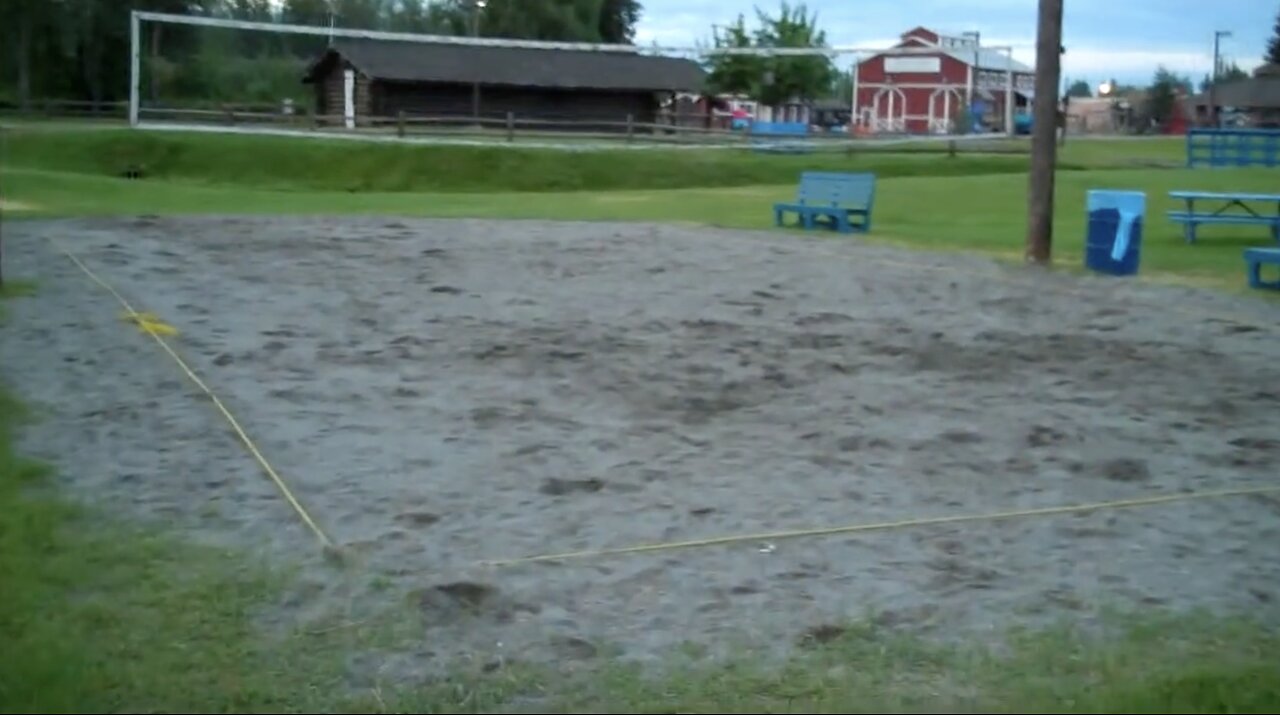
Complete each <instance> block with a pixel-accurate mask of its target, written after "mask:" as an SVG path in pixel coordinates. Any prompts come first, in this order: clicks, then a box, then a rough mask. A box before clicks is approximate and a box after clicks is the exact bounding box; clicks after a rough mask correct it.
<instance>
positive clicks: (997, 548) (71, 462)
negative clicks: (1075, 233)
mask: <svg viewBox="0 0 1280 715" xmlns="http://www.w3.org/2000/svg"><path fill="white" fill-rule="evenodd" d="M43 238H54V239H57V240H59V241H61V242H63V243H64V244H65V245H67V246H69V247H71V248H73V249H74V250H75V251H77V252H78V253H79V254H80V255H81V257H82V258H83V259H84V260H85V261H86V263H87V264H88V265H89V266H90V267H91V268H93V269H94V270H95V271H97V272H98V273H99V274H100V275H101V276H102V277H103V278H105V279H107V280H108V281H110V282H111V283H113V284H114V285H115V287H116V288H117V289H119V290H120V291H121V292H122V293H123V294H124V295H125V296H126V297H127V298H128V299H129V300H131V301H133V302H134V303H135V305H136V306H137V307H138V309H139V310H145V311H151V312H154V313H156V314H157V315H158V316H159V317H161V318H162V319H163V320H164V321H165V322H166V323H168V324H170V325H172V326H173V327H174V328H176V329H177V330H178V331H179V335H178V336H177V337H176V338H174V339H173V344H174V345H175V347H176V348H177V349H178V350H179V351H180V352H181V353H182V354H183V355H184V356H185V357H186V358H187V359H188V360H189V361H190V363H191V364H192V366H193V367H194V368H195V369H196V370H197V371H198V372H199V373H200V374H201V375H202V376H203V377H204V378H205V379H206V380H207V381H208V382H209V384H210V385H211V386H212V387H213V388H214V389H215V390H216V391H217V392H218V393H219V395H220V396H221V397H222V399H223V400H224V401H225V402H226V404H227V406H228V407H229V408H230V409H231V410H232V411H234V412H235V414H236V415H237V417H239V419H240V420H241V421H242V423H243V424H244V426H245V427H246V429H248V431H249V432H250V433H251V434H252V435H253V436H254V437H255V439H257V440H258V443H259V446H260V447H261V448H262V449H263V451H264V453H265V454H266V455H267V456H268V457H269V458H270V459H271V460H272V462H273V464H274V465H275V466H276V467H277V469H279V471H280V472H281V473H282V474H283V475H284V476H285V478H286V479H288V480H289V482H290V484H291V485H292V486H293V488H294V490H295V491H296V494H297V495H298V497H299V498H300V499H301V500H302V501H303V502H304V503H305V504H306V505H307V506H308V507H309V509H310V510H311V512H312V513H313V514H314V516H315V518H316V519H317V521H318V522H319V523H320V524H321V525H322V526H323V527H324V528H325V529H326V530H327V531H328V532H329V533H331V534H332V536H333V538H334V539H335V540H336V541H338V542H340V543H342V544H343V545H344V546H346V547H347V548H349V549H350V550H351V551H352V552H353V553H355V554H358V555H359V559H360V568H361V569H366V570H367V574H368V577H367V578H366V577H361V578H359V579H357V580H356V586H354V587H353V586H352V585H351V583H352V582H351V581H350V580H347V581H346V582H345V585H344V586H343V587H341V588H339V587H337V586H335V585H333V584H334V581H333V579H331V578H330V577H329V576H327V575H326V573H327V572H326V569H327V568H329V567H327V566H325V565H324V564H323V562H322V560H320V559H319V558H317V556H316V554H317V547H316V541H315V539H314V538H313V537H312V535H311V534H310V533H309V532H308V531H307V530H306V528H305V527H304V526H303V525H302V523H301V521H300V520H299V519H298V518H297V516H296V515H295V514H294V513H293V512H292V511H291V509H290V508H289V506H288V505H287V504H286V503H285V501H284V500H283V499H282V498H281V497H280V494H279V493H278V491H277V490H276V488H275V487H274V486H273V485H272V484H271V482H270V481H269V480H268V479H267V478H266V477H265V476H264V475H263V473H262V471H261V470H260V469H259V467H258V466H257V464H256V463H255V462H254V461H253V460H252V458H251V457H250V456H249V454H248V453H247V452H246V451H245V450H244V448H243V447H242V446H241V445H240V444H239V443H238V442H237V441H236V439H235V437H234V436H233V435H232V434H231V432H230V430H229V429H228V427H227V426H226V424H225V422H223V421H222V418H221V417H220V416H219V415H218V413H217V412H216V411H215V410H214V409H213V408H212V406H211V405H210V404H209V401H208V400H207V398H205V397H204V396H203V394H202V393H200V392H199V391H198V390H196V389H195V388H194V387H193V386H192V385H191V384H190V383H189V382H188V381H187V379H186V378H185V377H184V376H183V375H182V374H181V373H180V372H179V370H178V369H177V367H176V366H175V365H174V364H173V363H172V362H171V361H170V359H169V358H168V357H166V356H165V355H164V353H163V352H162V351H161V350H160V349H159V348H158V347H157V346H156V345H155V344H154V343H153V342H152V341H151V340H150V338H148V337H147V336H145V335H143V334H142V333H140V332H139V331H138V330H137V329H136V328H135V327H132V326H130V325H128V324H127V323H125V322H122V321H121V320H120V312H121V311H120V308H119V306H118V304H116V303H115V302H114V300H113V299H112V298H111V297H110V296H109V295H108V294H107V293H106V292H104V291H103V290H101V289H100V288H98V287H97V286H95V285H93V284H92V283H90V282H88V281H87V280H86V279H85V278H84V276H83V275H82V274H81V273H80V272H79V270H78V269H77V268H76V267H75V266H74V265H73V264H72V263H70V262H69V261H68V260H66V259H65V258H64V257H62V256H61V255H59V254H58V253H57V252H56V251H54V250H53V249H52V248H51V246H50V244H48V243H47V242H45V241H43V240H41V239H43ZM5 249H6V260H7V261H8V262H9V265H8V266H7V267H6V269H7V273H8V274H10V275H15V276H22V277H27V278H31V279H34V280H36V281H37V282H38V284H39V292H38V295H36V296H35V297H32V298H27V299H23V300H19V301H15V302H13V303H12V305H11V308H12V310H11V314H12V315H11V321H10V323H9V324H8V325H6V326H4V327H3V329H2V331H0V336H3V339H2V340H0V364H2V365H3V375H4V378H5V379H6V380H7V381H9V382H10V383H11V384H12V385H13V386H14V387H15V388H17V389H18V391H19V392H20V393H21V394H22V395H23V396H25V397H26V398H27V399H29V400H31V401H33V402H34V403H35V404H36V405H37V406H38V407H39V408H40V409H41V410H42V411H43V414H44V417H45V419H44V420H43V421H42V422H41V423H40V424H37V425H35V426H33V427H31V428H30V429H28V430H26V431H25V432H24V434H23V440H22V447H23V448H24V449H25V450H27V451H28V452H30V453H34V454H36V455H39V456H44V457H48V458H50V459H53V460H54V461H55V462H56V464H57V465H58V466H59V467H60V469H61V479H62V480H64V482H65V483H66V484H67V485H68V488H69V493H70V494H72V495H74V496H77V497H79V498H82V499H84V500H86V501H88V502H92V503H94V504H96V505H98V506H101V507H104V508H108V509H111V510H113V511H115V512H117V513H120V514H124V515H128V516H130V517H133V518H139V519H144V518H145V519H158V520H161V521H162V522H164V523H166V524H169V525H171V526H174V527H175V528H179V529H182V530H184V531H186V532H188V533H190V534H191V535H192V537H193V538H198V539H201V540H205V541H210V542H213V543H218V544H226V545H233V546H236V547H238V548H243V549H247V550H249V551H250V552H252V553H254V554H258V555H264V556H266V557H267V558H270V559H273V560H277V561H278V562H279V563H280V564H282V565H285V564H289V565H292V564H296V563H301V564H302V567H303V572H302V579H303V583H305V584H306V585H307V587H306V588H305V589H303V590H300V591H299V595H298V596H297V597H296V598H295V599H294V602H293V607H294V608H295V609H296V614H295V615H296V616H298V617H301V616H305V615H307V614H316V613H320V612H322V611H324V609H325V608H327V607H338V608H345V609H356V610H359V609H370V608H376V607H377V605H378V604H385V603H388V602H391V601H393V600H396V599H406V598H407V599H409V600H410V602H411V603H413V604H415V606H416V607H417V608H419V609H420V610H421V613H422V614H423V616H424V623H425V624H426V625H425V628H426V633H425V634H423V637H422V640H421V647H420V648H418V649H416V651H415V652H414V653H412V654H410V659H409V661H407V662H408V663H409V665H408V666H406V667H405V672H421V671H422V670H424V669H426V668H427V667H428V666H430V665H432V664H438V663H443V662H447V661H448V660H449V659H451V658H454V657H458V656H461V657H468V658H476V659H481V660H488V659H493V658H497V657H503V658H509V659H525V660H532V661H553V662H555V663H558V664H571V663H580V662H586V661H590V660H591V659H593V658H596V657H599V656H601V655H603V654H617V655H620V656H621V657H624V658H638V659H651V658H659V657H661V656H662V655H663V654H664V653H666V652H668V651H669V650H670V649H672V648H674V647H678V646H679V645H680V644H682V643H684V642H686V641H692V642H696V643H701V644H704V645H707V646H709V647H710V648H711V651H712V652H713V653H714V652H722V651H724V650H726V649H728V648H729V647H731V646H733V647H739V646H741V644H743V643H745V644H747V646H741V647H759V648H760V649H761V650H762V651H769V652H775V653H777V652H785V650H786V648H787V647H788V646H790V645H791V644H793V643H795V642H796V641H797V639H799V638H801V637H802V636H803V634H805V633H806V632H808V631H810V630H811V629H815V628H819V627H821V626H824V625H829V624H839V623H841V622H843V621H845V620H846V619H849V618H857V617H862V616H866V615H868V614H870V615H873V616H874V617H876V618H877V619H878V620H879V621H880V622H881V623H883V624H887V625H894V626H901V627H907V628H916V629H919V630H921V631H922V632H926V633H939V634H944V635H960V636H962V637H963V636H964V634H973V633H978V632H988V631H990V630H991V629H994V628H999V627H1002V626H1004V625H1010V624H1013V623H1028V624H1036V623H1043V622H1047V621H1049V620H1050V619H1057V618H1060V617H1062V616H1064V615H1068V616H1074V615H1079V616H1080V617H1084V616H1085V615H1087V614H1090V613H1092V612H1093V611H1094V609H1095V608H1097V607H1099V606H1120V607H1135V606H1143V605H1153V606H1163V607H1168V608H1188V607H1194V606H1204V607H1208V608H1211V609H1215V610H1219V611H1235V612H1250V613H1255V614H1256V613H1259V612H1272V611H1276V610H1277V609H1278V606H1277V604H1280V558H1277V556H1280V551H1278V547H1277V544H1280V499H1277V498H1275V497H1270V496H1268V497H1259V496H1252V497H1238V498H1225V499H1216V500H1202V501H1190V502H1181V503H1175V504H1168V505H1163V506H1158V507H1149V508H1143V509H1133V510H1122V511H1098V512H1092V513H1086V514H1074V515H1066V516H1054V517H1043V518H1035V519H1022V520H1011V521H1000V522H987V523H973V524H953V525H945V526H931V527H918V528H907V529H899V530H893V531H884V532H876V533H868V534H857V535H842V536H828V537H821V538H805V539H794V540H775V539H769V538H760V539H751V540H747V541H745V542H740V543H734V544H729V545H722V546H716V547H712V548H703V549H692V550H681V551H666V552H658V553H648V554H639V555H628V556H614V557H606V558H591V559H581V560H574V561H567V562H562V563H533V564H522V565H515V566H502V567H494V566H490V565H485V564H482V563H479V562H481V561H484V560H487V559H505V558H512V557H520V556H525V555H535V554H544V553H555V552H564V551H574V550H580V549H600V548H613V547H623V546H629V545H633V544H639V543H648V542H656V541H668V540H687V539H699V538H708V537H718V536H724V535H732V534H751V533H757V532H771V531H777V530H786V529H800V528H810V527H821V526H837V525H846V524H857V523H870V522H879V521H885V520H897V519H911V518H921V517H932V516H946V515H958V514H971V513H982V512H993V511H1003V510H1009V509H1020V508H1035V507H1047V506H1055V505H1061V504H1071V503H1082V502H1096V501H1103V500H1113V499H1128V498H1134V497H1143V496H1150V495H1161V494H1174V493H1179V492H1190V491H1193V490H1194V491H1199V490H1212V489H1223V488H1235V487H1251V486H1262V485H1267V484H1280V482H1278V481H1277V475H1278V474H1280V470H1278V469H1277V462H1278V458H1280V322H1277V316H1278V315H1280V306H1277V305H1276V304H1275V303H1273V302H1266V301H1262V300H1259V299H1255V298H1251V297H1236V296H1226V295H1219V294H1213V293H1209V292H1204V291H1198V290H1192V289H1189V288H1169V287H1154V286H1150V285H1142V284H1138V283H1135V282H1132V281H1126V280H1115V279H1104V278H1098V277H1078V276H1069V275H1038V274H1037V273H1035V272H1028V271H1026V270H1024V269H1020V268H1010V267H1000V266H997V265H995V264H993V263H991V262H989V261H986V260H983V259H978V258H962V257H956V256H938V255H932V254H924V253H908V252H905V251H898V250H891V249H888V248H883V247H874V246H869V245H862V244H860V242H858V241H857V240H847V239H830V238H828V239H821V240H810V239H808V238H804V237H799V236H796V235H794V234H785V233H767V232H766V233H750V232H741V231H727V230H710V229H694V228H688V227H659V226H648V225H635V224H627V225H622V224H619V225H612V224H589V223H550V222H511V223H498V222H488V221H428V220H401V219H387V218H363V219H330V218H315V219H284V218H271V219H266V218H263V219H257V218H254V219H250V218H199V219H194V218H193V219H176V218H175V219H153V218H141V219H113V220H58V221H24V222H18V223H14V224H11V225H9V226H8V227H7V228H6V246H5ZM1241 280H1243V274H1242V277H1241ZM1210 316H1224V319H1217V318H1213V317H1210ZM1225 318H1230V319H1225ZM344 599H345V601H344ZM287 617H294V616H287ZM740 639H746V640H740Z"/></svg>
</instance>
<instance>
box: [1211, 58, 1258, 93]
mask: <svg viewBox="0 0 1280 715" xmlns="http://www.w3.org/2000/svg"><path fill="white" fill-rule="evenodd" d="M1248 78H1249V73H1248V72H1245V71H1244V70H1242V69H1240V65H1238V64H1236V63H1235V62H1232V63H1231V64H1229V65H1226V66H1224V67H1223V68H1222V69H1220V70H1219V71H1218V84H1226V83H1227V82H1234V81H1236V80H1238V79H1248ZM1211 85H1213V78H1212V77H1210V76H1209V75H1205V76H1204V78H1203V79H1201V80H1200V91H1201V92H1207V91H1209V87H1210V86H1211Z"/></svg>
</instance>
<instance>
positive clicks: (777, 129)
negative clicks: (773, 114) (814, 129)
mask: <svg viewBox="0 0 1280 715" xmlns="http://www.w3.org/2000/svg"><path fill="white" fill-rule="evenodd" d="M751 133H752V134H760V135H766V136H804V135H805V134H808V133H809V125H808V124H805V123H804V122H752V124H751Z"/></svg>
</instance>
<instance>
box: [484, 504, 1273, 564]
mask: <svg viewBox="0 0 1280 715" xmlns="http://www.w3.org/2000/svg"><path fill="white" fill-rule="evenodd" d="M1272 492H1280V486H1269V487H1250V488H1241V489H1219V490H1215V491H1208V492H1192V493H1190V494H1167V495H1162V496H1155V497H1140V498H1136V499H1117V500H1114V501H1106V502H1096V503H1093V504H1073V505H1068V506H1051V507H1042V508H1035V509H1017V510H1013V511H1001V512H989V513H985V514H961V515H957V516H935V517H925V518H921V519H902V520H898V521H882V522H876V523H870V524H850V525H846V526H831V527H825V528H817V529H795V530H791V531H774V532H762V533H757V534H741V535H737V536H717V537H710V538H706V539H690V540H688V541H668V542H659V543H653V544H639V545H636V546H623V547H619V548H613V549H589V550H583V551H567V552H564V553H560V554H542V555H537V556H525V557H520V558H514V559H494V560H487V561H481V562H480V564H481V565H482V566H515V565H519V564H530V563H539V562H545V561H569V560H578V559H589V558H597V557H604V556H619V555H623V554H641V553H652V552H656V551H676V550H679V549H692V548H699V547H706V546H723V545H727V544H738V543H743V542H747V541H783V540H785V539H797V538H801V537H811V536H834V535H838V534H857V533H862V532H868V531H888V530H890V529H902V528H908V527H918V526H937V525H941V524H962V523H966V522H974V521H1002V520H1005V519H1016V518H1026V517H1032V516H1053V515H1057V514H1071V513H1078V512H1086V511H1102V510H1106V509H1124V508H1134V507H1140V506H1153V505H1156V504H1169V503H1173V502H1184V501H1198V500H1202V499H1219V498H1223V497H1233V496H1248V495H1257V494H1268V493H1272Z"/></svg>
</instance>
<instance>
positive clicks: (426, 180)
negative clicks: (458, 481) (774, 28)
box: [8, 130, 1028, 192]
mask: <svg viewBox="0 0 1280 715" xmlns="http://www.w3.org/2000/svg"><path fill="white" fill-rule="evenodd" d="M8 153H9V156H8V163H9V164H10V165H11V166H16V167H23V168H38V169H48V170H54V171H63V172H69V173H78V174H90V175H95V176H109V177H120V176H123V175H124V173H125V172H126V170H128V169H130V168H131V167H137V168H140V169H141V170H142V171H143V172H144V174H145V176H146V177H147V178H150V179H170V180H172V179H177V180H182V181H189V182H199V183H206V184H226V185H235V186H238V187H241V188H259V189H273V190H288V191H352V192H370V191H372V192H398V191H415V192H503V191H511V192H541V191H616V190H632V189H681V188H691V187H704V188H706V187H724V186H750V185H758V184H785V183H791V182H793V181H795V179H796V177H797V176H798V175H799V173H800V172H801V171H804V170H807V169H813V170H833V171H836V170H839V171H874V172H876V173H877V174H878V175H879V176H881V177H884V178H890V177H896V176H976V175H983V174H996V173H1009V172H1019V171H1026V168H1027V165H1028V160H1027V157H1025V156H987V155H974V156H964V155H962V156H957V157H955V158H952V159H947V160H946V161H939V157H938V156H935V155H930V154H901V155H894V154H886V153H884V152H880V151H867V152H855V153H853V154H852V155H846V154H845V153H843V152H839V153H816V154H811V155H777V154H763V153H756V152H750V151H743V150H717V149H712V150H696V149H691V150H673V151H658V150H653V151H648V150H646V151H627V150H617V151H573V152H570V151H561V150H548V149H517V148H509V147H502V146H496V147H470V146H422V145H412V144H384V143H371V142H360V141H344V140H325V139H298V138H286V137H272V136H241V135H222V134H176V133H175V134H171V133H153V132H135V131H128V130H117V131H108V130H98V131H81V132H76V131H64V132H57V133H50V132H38V131H35V132H33V131H21V130H16V131H13V132H12V136H11V138H10V142H9V152H8Z"/></svg>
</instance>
